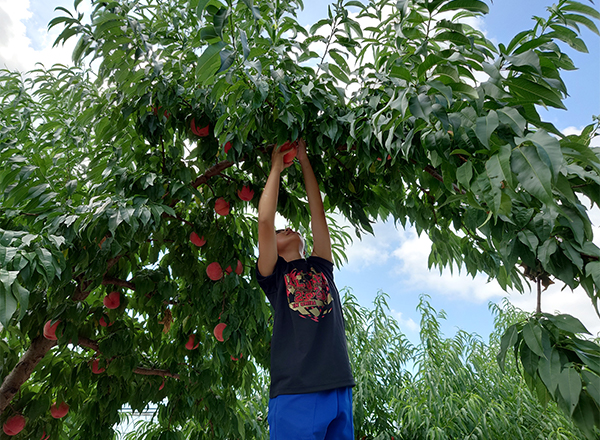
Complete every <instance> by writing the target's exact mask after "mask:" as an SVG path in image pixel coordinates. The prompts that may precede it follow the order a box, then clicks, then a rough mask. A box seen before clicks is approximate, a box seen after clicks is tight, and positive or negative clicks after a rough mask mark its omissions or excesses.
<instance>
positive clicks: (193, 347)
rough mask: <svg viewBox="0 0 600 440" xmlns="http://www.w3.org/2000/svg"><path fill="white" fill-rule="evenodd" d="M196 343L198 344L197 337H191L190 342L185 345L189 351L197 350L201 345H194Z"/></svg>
mask: <svg viewBox="0 0 600 440" xmlns="http://www.w3.org/2000/svg"><path fill="white" fill-rule="evenodd" d="M194 342H196V335H190V337H189V338H188V341H187V342H186V344H185V348H187V349H188V350H195V349H196V348H198V345H200V343H197V344H196V345H194Z"/></svg>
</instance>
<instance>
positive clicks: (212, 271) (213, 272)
mask: <svg viewBox="0 0 600 440" xmlns="http://www.w3.org/2000/svg"><path fill="white" fill-rule="evenodd" d="M206 275H208V278H210V279H211V280H213V281H219V280H220V279H221V278H223V269H222V268H221V265H220V264H219V263H217V262H216V261H215V262H214V263H210V264H209V265H208V266H207V267H206Z"/></svg>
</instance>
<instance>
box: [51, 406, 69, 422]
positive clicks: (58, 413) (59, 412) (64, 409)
mask: <svg viewBox="0 0 600 440" xmlns="http://www.w3.org/2000/svg"><path fill="white" fill-rule="evenodd" d="M68 412H69V405H67V404H66V403H65V402H61V403H60V405H56V402H55V403H53V404H52V406H51V407H50V415H52V417H54V418H55V419H62V418H63V417H64V416H66V415H67V413H68Z"/></svg>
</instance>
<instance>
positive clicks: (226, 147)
mask: <svg viewBox="0 0 600 440" xmlns="http://www.w3.org/2000/svg"><path fill="white" fill-rule="evenodd" d="M232 147H233V145H232V143H231V142H227V143H226V144H225V147H224V148H225V154H227V153H229V150H231V148H232Z"/></svg>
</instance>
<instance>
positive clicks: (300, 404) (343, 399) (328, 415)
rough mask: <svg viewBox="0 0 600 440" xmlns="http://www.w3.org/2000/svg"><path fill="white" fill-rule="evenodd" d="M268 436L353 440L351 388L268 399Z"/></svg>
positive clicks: (291, 439) (273, 438)
mask: <svg viewBox="0 0 600 440" xmlns="http://www.w3.org/2000/svg"><path fill="white" fill-rule="evenodd" d="M268 421H269V431H270V439H271V440H334V439H335V440H353V439H354V424H353V421H352V388H351V387H347V388H336V389H334V390H327V391H319V392H317V393H308V394H281V395H279V396H277V397H275V398H273V399H270V400H269V415H268Z"/></svg>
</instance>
